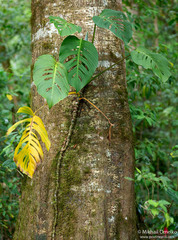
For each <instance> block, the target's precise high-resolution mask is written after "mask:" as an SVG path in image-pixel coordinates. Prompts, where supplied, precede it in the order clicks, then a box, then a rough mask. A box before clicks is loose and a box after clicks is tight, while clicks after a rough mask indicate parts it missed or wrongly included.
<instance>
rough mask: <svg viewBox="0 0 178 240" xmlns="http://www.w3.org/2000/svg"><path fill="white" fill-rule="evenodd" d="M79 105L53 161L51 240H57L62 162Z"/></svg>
mask: <svg viewBox="0 0 178 240" xmlns="http://www.w3.org/2000/svg"><path fill="white" fill-rule="evenodd" d="M76 102H77V104H76V106H74V107H73V109H72V111H73V112H72V118H71V123H70V126H69V131H68V135H67V137H66V138H65V140H64V142H63V145H62V147H61V149H60V151H59V152H58V153H57V154H56V156H55V158H54V160H53V161H55V160H56V161H57V168H56V188H55V192H54V221H53V230H52V235H51V239H52V240H55V239H56V227H57V224H58V212H59V206H58V195H59V189H60V176H61V169H62V160H63V157H64V154H65V152H66V150H67V148H68V146H69V144H70V140H71V137H72V133H73V130H74V127H75V123H76V120H77V117H78V113H79V109H80V107H79V106H80V101H79V99H77V101H76Z"/></svg>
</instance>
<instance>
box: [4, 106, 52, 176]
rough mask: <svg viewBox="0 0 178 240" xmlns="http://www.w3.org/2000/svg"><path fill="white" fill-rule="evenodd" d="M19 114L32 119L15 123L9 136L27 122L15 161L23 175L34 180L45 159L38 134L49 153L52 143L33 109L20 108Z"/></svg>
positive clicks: (15, 154)
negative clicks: (35, 173)
mask: <svg viewBox="0 0 178 240" xmlns="http://www.w3.org/2000/svg"><path fill="white" fill-rule="evenodd" d="M18 113H25V114H29V115H31V116H32V117H31V118H26V119H23V120H21V121H19V122H17V123H15V124H14V125H13V126H12V127H10V128H9V129H8V131H7V135H9V134H10V133H11V132H12V131H13V130H14V129H16V127H17V126H18V125H19V124H21V123H24V122H27V125H26V127H25V130H24V132H23V134H22V137H21V139H20V141H19V143H18V145H17V147H16V149H15V152H14V161H15V163H16V165H17V166H18V167H19V168H20V170H21V171H22V172H23V173H25V174H27V175H28V176H29V177H30V178H32V177H33V174H34V172H35V169H36V167H37V165H38V164H39V163H40V162H41V160H42V159H43V150H42V147H41V145H40V142H39V140H38V137H37V135H36V133H38V134H39V136H40V137H41V140H42V141H43V142H44V143H45V145H46V148H47V150H48V151H49V148H50V146H51V143H50V141H49V138H48V134H47V131H46V129H45V126H44V124H43V122H42V120H41V118H39V117H38V116H36V115H35V113H34V112H33V111H32V109H31V108H29V107H21V108H19V110H18Z"/></svg>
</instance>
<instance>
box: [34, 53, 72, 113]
mask: <svg viewBox="0 0 178 240" xmlns="http://www.w3.org/2000/svg"><path fill="white" fill-rule="evenodd" d="M33 79H34V83H35V85H36V87H37V91H38V93H39V94H40V95H41V96H42V97H44V98H45V99H46V100H47V103H48V105H49V108H51V107H52V106H54V105H55V104H56V103H58V102H59V101H60V100H62V99H64V98H65V97H67V96H68V92H69V89H70V87H69V83H68V80H67V70H66V68H65V66H64V65H63V64H62V63H60V62H56V60H55V59H54V58H53V56H51V55H42V56H40V57H39V58H38V59H37V61H36V62H35V66H34V70H33Z"/></svg>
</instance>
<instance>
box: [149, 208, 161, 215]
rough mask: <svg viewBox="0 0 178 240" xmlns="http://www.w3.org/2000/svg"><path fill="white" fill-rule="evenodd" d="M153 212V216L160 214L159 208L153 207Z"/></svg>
mask: <svg viewBox="0 0 178 240" xmlns="http://www.w3.org/2000/svg"><path fill="white" fill-rule="evenodd" d="M151 213H152V214H153V216H154V217H155V216H156V215H158V214H159V210H157V209H155V208H154V209H151Z"/></svg>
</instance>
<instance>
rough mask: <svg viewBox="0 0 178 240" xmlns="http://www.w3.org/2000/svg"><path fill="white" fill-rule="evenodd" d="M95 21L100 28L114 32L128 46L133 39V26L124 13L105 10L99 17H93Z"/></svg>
mask: <svg viewBox="0 0 178 240" xmlns="http://www.w3.org/2000/svg"><path fill="white" fill-rule="evenodd" d="M93 21H94V23H95V24H96V25H97V26H98V27H100V28H105V29H108V30H110V31H111V32H113V33H114V34H115V35H116V36H117V37H118V38H120V39H121V40H123V41H124V43H126V44H127V43H128V42H129V41H130V39H131V38H132V25H131V23H130V22H129V21H128V19H127V17H126V16H125V15H124V13H123V12H120V11H115V10H112V9H104V10H103V11H102V13H101V14H100V15H99V16H94V17H93Z"/></svg>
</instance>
